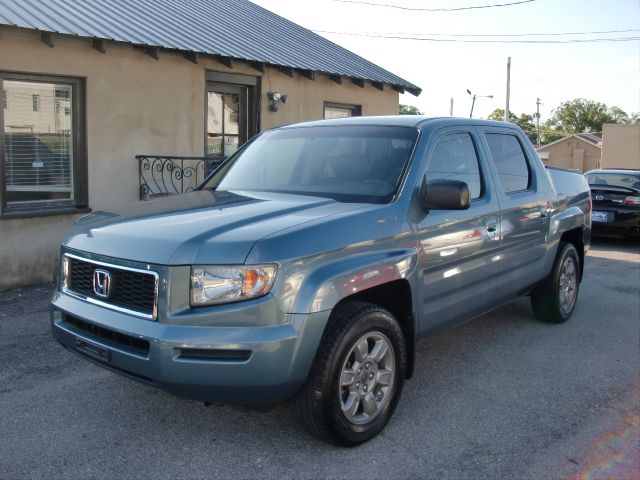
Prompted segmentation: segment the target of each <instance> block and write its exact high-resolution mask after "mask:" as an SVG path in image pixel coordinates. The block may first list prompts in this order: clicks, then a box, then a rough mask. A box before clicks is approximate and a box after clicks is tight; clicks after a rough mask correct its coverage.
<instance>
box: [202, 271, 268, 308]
mask: <svg viewBox="0 0 640 480" xmlns="http://www.w3.org/2000/svg"><path fill="white" fill-rule="evenodd" d="M276 271H277V267H276V266H275V265H254V266H246V267H245V266H237V267H236V266H218V267H205V266H202V267H200V266H198V267H192V268H191V305H192V306H198V305H213V304H218V303H230V302H239V301H241V300H248V299H250V298H257V297H261V296H263V295H266V294H267V293H269V290H271V287H272V285H273V281H274V280H275V278H276Z"/></svg>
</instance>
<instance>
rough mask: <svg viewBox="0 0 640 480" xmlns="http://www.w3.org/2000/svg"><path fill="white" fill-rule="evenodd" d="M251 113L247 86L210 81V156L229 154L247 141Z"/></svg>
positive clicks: (207, 150) (208, 127)
mask: <svg viewBox="0 0 640 480" xmlns="http://www.w3.org/2000/svg"><path fill="white" fill-rule="evenodd" d="M247 114H248V110H247V87H243V86H239V85H225V84H217V83H209V84H208V85H207V138H206V154H207V156H211V157H223V158H227V157H229V156H231V155H233V154H234V153H235V152H236V150H238V148H239V147H240V145H242V144H243V143H244V142H246V141H247V126H248V125H247Z"/></svg>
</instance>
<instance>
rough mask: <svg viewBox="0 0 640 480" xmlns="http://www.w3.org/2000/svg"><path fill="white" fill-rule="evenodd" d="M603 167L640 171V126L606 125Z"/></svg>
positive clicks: (603, 139)
mask: <svg viewBox="0 0 640 480" xmlns="http://www.w3.org/2000/svg"><path fill="white" fill-rule="evenodd" d="M601 166H602V168H634V169H636V170H640V125H638V124H635V125H616V124H610V123H607V124H605V125H604V127H603V129H602V162H601Z"/></svg>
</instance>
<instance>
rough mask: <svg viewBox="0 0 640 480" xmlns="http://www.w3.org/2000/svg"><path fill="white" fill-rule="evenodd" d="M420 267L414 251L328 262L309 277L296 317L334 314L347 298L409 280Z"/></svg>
mask: <svg viewBox="0 0 640 480" xmlns="http://www.w3.org/2000/svg"><path fill="white" fill-rule="evenodd" d="M416 265H417V252H416V251H415V250H410V249H406V250H392V251H379V252H367V253H361V254H357V255H351V256H347V257H343V258H337V259H335V260H332V261H329V262H326V263H324V264H323V265H322V266H319V267H318V268H315V269H313V270H312V271H310V272H309V273H308V274H307V275H306V276H305V278H304V280H303V281H302V283H301V284H300V288H299V290H298V294H297V295H296V297H295V300H294V302H293V305H292V313H296V312H297V313H316V312H322V311H325V310H332V309H333V307H334V306H335V305H336V304H337V303H338V302H339V301H340V300H342V299H343V298H345V297H348V296H350V295H353V294H355V293H358V292H361V291H363V290H367V289H369V288H373V287H376V286H379V285H382V284H385V283H388V282H392V281H394V280H402V279H407V278H409V277H410V276H411V275H412V273H413V272H414V271H415V268H416Z"/></svg>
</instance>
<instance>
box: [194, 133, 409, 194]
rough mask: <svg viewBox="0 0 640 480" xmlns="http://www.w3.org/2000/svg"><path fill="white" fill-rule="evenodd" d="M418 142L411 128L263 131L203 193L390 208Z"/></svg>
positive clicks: (214, 178)
mask: <svg viewBox="0 0 640 480" xmlns="http://www.w3.org/2000/svg"><path fill="white" fill-rule="evenodd" d="M417 137H418V131H417V130H416V129H415V128H407V127H388V126H385V127H378V126H341V127H300V128H290V129H283V130H275V131H272V132H266V133H264V134H263V135H261V136H260V137H258V138H257V139H256V140H255V141H253V142H252V143H251V144H249V145H248V146H247V147H246V148H245V149H244V150H243V151H242V152H240V153H239V154H238V155H237V156H236V157H235V158H232V159H231V160H230V161H229V162H228V163H227V164H226V165H224V166H223V167H222V168H221V169H220V170H219V171H218V172H217V173H216V174H215V175H214V176H213V177H212V178H211V179H209V181H208V182H206V183H205V184H204V185H203V187H202V188H204V189H210V190H225V191H231V190H236V191H237V190H242V191H252V190H253V191H263V192H278V193H294V194H301V195H313V196H319V197H327V198H332V199H334V200H337V201H339V202H362V203H388V202H390V201H391V200H392V199H393V197H394V195H395V193H396V192H397V190H398V188H399V186H400V182H401V180H402V177H403V174H404V172H405V170H406V168H407V166H408V164H409V158H410V157H411V153H412V151H413V146H414V144H415V142H416V139H417Z"/></svg>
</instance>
